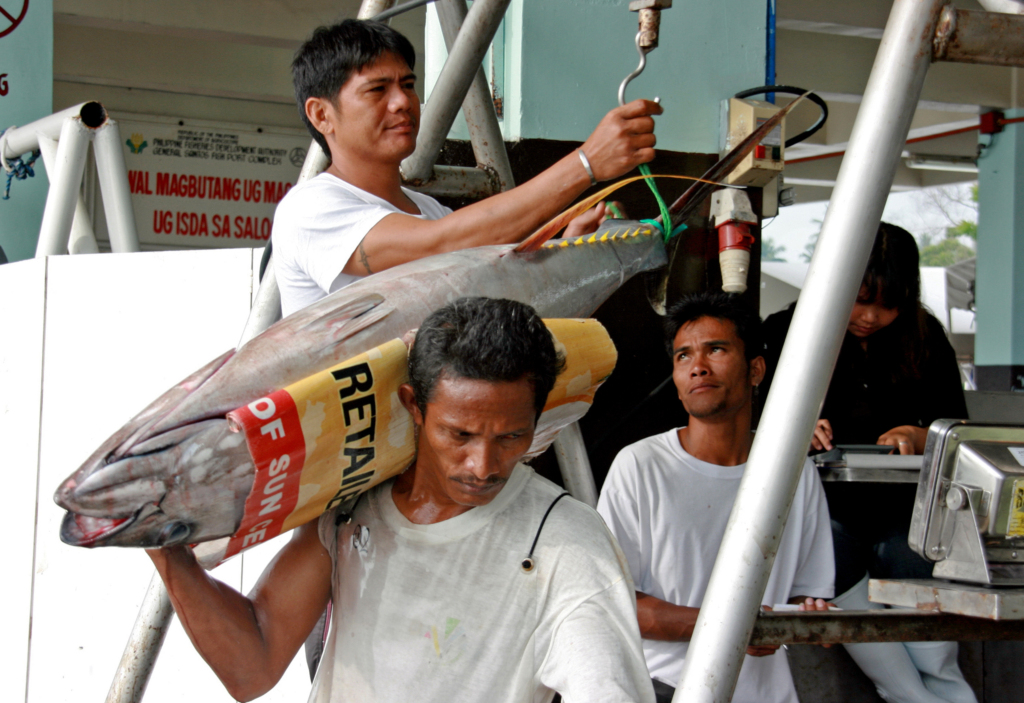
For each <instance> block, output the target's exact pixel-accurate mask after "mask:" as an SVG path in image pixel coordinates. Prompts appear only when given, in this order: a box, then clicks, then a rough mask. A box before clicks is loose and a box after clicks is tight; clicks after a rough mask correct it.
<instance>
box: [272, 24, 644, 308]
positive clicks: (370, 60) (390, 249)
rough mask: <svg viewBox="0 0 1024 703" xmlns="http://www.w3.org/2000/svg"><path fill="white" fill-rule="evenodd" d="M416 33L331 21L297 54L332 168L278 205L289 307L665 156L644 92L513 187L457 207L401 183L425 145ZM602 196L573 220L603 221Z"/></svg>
mask: <svg viewBox="0 0 1024 703" xmlns="http://www.w3.org/2000/svg"><path fill="white" fill-rule="evenodd" d="M414 64H415V53H414V51H413V48H412V45H411V44H410V43H409V41H408V40H407V39H406V38H405V37H404V36H402V35H401V34H399V33H398V32H396V31H395V30H393V29H391V28H390V27H388V26H387V25H385V24H382V23H379V22H373V21H360V20H345V21H344V22H342V23H340V24H337V25H334V26H332V27H321V28H319V29H317V30H316V32H314V34H313V36H312V38H310V39H309V40H308V41H307V42H306V43H305V44H304V45H303V46H302V48H300V49H299V51H298V53H297V54H296V57H295V60H294V61H293V64H292V73H293V78H294V82H295V92H296V99H297V101H298V103H299V109H300V114H301V116H302V119H303V121H304V122H305V123H306V126H307V128H308V129H309V131H310V133H311V134H312V135H313V138H314V139H316V140H317V142H318V143H319V144H320V146H321V147H323V149H324V152H325V153H327V154H329V155H330V157H331V165H330V166H329V167H328V169H327V170H326V171H325V172H324V173H322V174H320V175H319V176H317V177H316V178H312V179H310V180H309V181H306V182H305V183H302V184H300V185H298V186H296V187H295V188H292V189H291V191H289V193H288V194H287V195H286V196H285V198H284V199H283V200H282V201H281V203H280V204H279V205H278V208H277V212H276V214H275V217H274V230H273V242H274V266H275V270H276V274H277V280H278V284H279V286H280V288H281V299H282V308H283V312H284V314H285V315H288V314H291V313H292V312H294V311H296V310H299V309H301V308H303V307H305V306H307V305H309V304H311V303H313V302H316V301H317V300H319V299H320V298H322V297H324V296H326V295H328V294H329V293H332V292H334V291H336V290H338V289H340V288H342V287H344V286H345V285H347V284H349V283H351V282H352V281H354V280H356V279H358V278H360V277H362V276H367V275H369V274H371V273H375V272H379V271H383V270H385V269H388V268H391V267H393V266H397V265H399V264H403V263H407V262H409V261H415V260H417V259H421V258H425V257H428V256H432V255H434V254H440V253H444V252H448V251H455V250H458V249H466V248H470V247H476V246H483V245H488V244H507V243H513V242H518V241H521V240H522V239H524V238H525V237H526V236H527V235H529V234H530V233H531V232H533V231H534V230H535V229H537V228H538V227H539V226H540V225H542V224H543V223H545V222H546V221H548V220H549V219H550V218H551V217H553V216H554V215H556V214H557V213H559V212H561V211H562V210H563V209H565V208H566V207H567V206H568V205H569V204H570V203H572V202H573V200H575V199H576V198H577V197H578V196H579V195H580V194H581V193H583V191H585V190H586V189H587V188H589V187H591V186H593V185H596V184H597V183H598V182H600V181H605V180H609V179H612V178H616V177H618V176H621V175H623V174H625V173H627V172H628V171H630V170H632V169H633V168H635V167H636V166H638V165H639V164H642V163H646V162H648V161H651V160H652V159H653V158H654V144H655V137H654V119H653V117H652V116H653V115H659V114H661V112H662V108H661V107H660V106H659V105H657V104H656V103H654V102H651V101H648V100H634V101H633V102H630V103H628V104H626V105H624V106H621V107H617V108H615V109H613V110H611V111H610V112H609V113H608V114H607V115H605V117H604V118H603V119H602V120H601V122H600V123H599V124H598V126H597V128H596V129H595V130H594V132H593V133H592V134H591V135H590V136H589V137H588V138H587V140H586V141H585V142H584V143H583V145H582V147H581V148H580V149H578V150H576V151H575V152H573V153H570V154H568V155H566V156H565V157H564V158H562V159H561V160H559V161H558V162H557V163H555V164H554V165H553V166H551V167H550V168H549V169H547V170H546V171H544V172H542V173H541V174H539V175H537V176H536V177H534V178H533V179H531V180H529V181H527V182H526V183H524V184H522V185H520V186H518V187H516V188H513V189H512V190H510V191H506V192H504V193H499V194H498V195H495V196H492V197H490V198H487V199H486V200H483V201H480V202H477V203H474V204H472V205H469V206H467V207H464V208H462V209H460V210H458V211H457V212H452V211H450V210H449V209H448V208H446V207H444V206H442V205H440V204H439V203H438V202H437V201H436V200H434V199H433V198H430V197H428V196H425V195H421V194H419V193H416V192H414V191H412V190H409V189H407V188H404V187H402V177H401V172H400V170H399V167H400V165H401V163H402V160H403V159H405V158H406V157H407V156H409V155H410V154H412V153H413V151H414V150H415V148H416V135H417V131H418V128H419V117H420V103H419V98H418V96H417V94H416V91H415V85H416V75H415V74H414V73H413V68H414ZM604 216H605V208H604V206H603V205H600V206H598V207H597V208H594V209H593V210H591V211H589V212H587V213H584V214H583V215H581V216H580V217H578V218H576V220H574V221H573V223H572V224H570V226H569V229H568V230H567V233H566V236H575V235H579V234H584V233H587V232H590V231H593V230H594V229H595V228H596V226H597V225H598V224H599V223H600V221H601V219H602V218H603V217H604Z"/></svg>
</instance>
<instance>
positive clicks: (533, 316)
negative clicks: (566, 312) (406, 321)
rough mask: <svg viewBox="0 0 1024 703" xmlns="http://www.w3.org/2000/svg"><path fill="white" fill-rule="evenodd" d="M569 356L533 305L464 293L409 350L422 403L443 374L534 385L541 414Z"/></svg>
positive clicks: (433, 317)
mask: <svg viewBox="0 0 1024 703" xmlns="http://www.w3.org/2000/svg"><path fill="white" fill-rule="evenodd" d="M564 367H565V359H564V357H563V356H562V355H561V354H559V353H558V352H557V351H556V350H555V343H554V339H553V337H552V336H551V332H549V331H548V328H547V327H546V326H545V325H544V322H543V321H542V320H541V319H540V317H539V316H538V315H537V313H536V312H535V311H534V309H533V308H531V307H530V306H529V305H525V304H523V303H518V302H516V301H514V300H502V299H495V298H459V299H458V300H456V301H455V302H453V303H449V304H448V305H446V306H444V307H443V308H441V309H439V310H436V311H434V312H433V313H431V314H430V316H429V317H427V319H426V320H424V321H423V324H422V325H420V328H419V331H418V332H417V333H416V341H415V342H414V343H413V346H412V351H411V352H409V383H410V384H411V385H412V388H413V391H414V392H415V394H416V404H417V405H418V406H419V409H420V412H422V413H423V414H424V415H426V412H427V403H429V402H430V400H431V398H432V397H433V394H434V388H435V386H436V385H437V382H438V381H440V380H441V379H442V378H471V379H475V380H480V381H501V382H514V381H518V380H520V379H522V378H526V379H528V380H529V381H530V382H531V383H532V384H533V390H534V407H535V408H536V410H537V417H540V413H541V411H542V410H543V409H544V404H545V403H546V402H547V398H548V393H550V392H551V389H552V388H554V386H555V379H556V378H557V377H558V374H559V373H561V372H562V369H563V368H564Z"/></svg>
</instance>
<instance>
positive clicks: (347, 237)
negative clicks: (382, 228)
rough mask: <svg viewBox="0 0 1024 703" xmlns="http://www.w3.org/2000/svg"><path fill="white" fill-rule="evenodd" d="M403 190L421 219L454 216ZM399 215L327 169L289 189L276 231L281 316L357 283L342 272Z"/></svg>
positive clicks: (276, 215) (430, 200)
mask: <svg viewBox="0 0 1024 703" xmlns="http://www.w3.org/2000/svg"><path fill="white" fill-rule="evenodd" d="M402 190H403V191H404V192H405V194H406V195H408V196H409V198H410V199H411V200H412V201H413V202H414V203H415V204H416V207H418V208H419V210H420V215H419V217H422V218H424V219H428V220H438V219H440V218H442V217H444V216H445V215H448V214H450V213H451V210H449V209H448V208H446V207H445V206H443V205H441V203H439V202H437V201H436V200H434V199H433V198H431V197H430V196H428V195H423V194H422V193H417V192H415V191H412V190H408V189H407V188H403V189H402ZM395 212H402V211H401V210H399V209H398V208H397V207H395V206H394V205H392V204H391V203H389V202H388V201H387V200H384V199H383V198H378V197H377V196H376V195H372V194H370V193H367V192H366V191H365V190H361V189H360V188H356V187H355V186H354V185H352V184H351V183H347V182H345V181H343V180H341V179H340V178H338V177H337V176H334V175H332V174H330V173H327V172H326V171H325V172H324V173H321V174H320V175H319V176H316V177H315V178H311V179H310V180H308V181H306V182H305V183H300V184H299V185H297V186H295V187H294V188H292V189H291V190H289V191H288V194H287V195H285V196H284V198H283V199H282V200H281V202H280V204H278V206H277V211H276V212H275V213H274V229H273V233H272V241H273V242H274V273H275V275H276V276H277V285H278V287H279V288H280V289H281V311H282V312H283V314H284V315H285V316H287V315H291V314H292V313H293V312H295V311H296V310H301V309H302V308H304V307H306V306H307V305H312V304H313V303H315V302H316V301H318V300H320V299H321V298H323V297H325V296H327V295H328V294H329V293H333V292H334V291H336V290H339V289H341V288H344V287H345V286H347V285H348V284H349V283H352V282H353V281H356V280H359V278H360V277H359V276H349V275H348V274H344V273H342V272H341V270H342V269H343V268H345V264H347V263H348V260H349V259H350V258H351V257H352V254H353V253H354V252H355V250H356V247H358V246H359V242H361V241H363V237H365V236H366V233H367V232H369V231H370V230H371V229H372V228H373V226H374V225H376V224H377V223H378V222H380V221H381V220H382V219H384V218H385V217H387V216H388V215H390V214H392V213H395ZM405 214H408V213H405Z"/></svg>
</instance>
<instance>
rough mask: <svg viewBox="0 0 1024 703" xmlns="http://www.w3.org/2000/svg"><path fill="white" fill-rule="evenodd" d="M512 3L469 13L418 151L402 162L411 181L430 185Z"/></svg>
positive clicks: (504, 0)
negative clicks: (426, 182) (475, 77)
mask: <svg viewBox="0 0 1024 703" xmlns="http://www.w3.org/2000/svg"><path fill="white" fill-rule="evenodd" d="M509 2H510V0H477V1H476V2H474V3H473V7H471V8H470V9H469V13H468V14H467V15H466V19H465V21H464V22H463V23H462V29H461V30H460V31H459V34H458V37H456V39H455V43H454V44H453V45H452V47H451V51H450V52H449V54H448V60H447V61H445V62H444V68H442V69H441V75H440V76H438V77H437V82H436V83H435V84H434V89H433V91H431V93H430V99H429V100H427V105H426V107H424V108H423V115H422V117H421V119H420V133H419V137H418V139H417V140H416V151H415V152H413V154H412V156H410V157H408V158H407V159H406V160H405V161H403V162H402V176H403V177H404V178H405V179H406V180H408V181H413V182H416V181H427V180H429V179H430V176H431V173H432V172H433V169H434V162H435V161H437V155H438V154H439V153H441V147H442V146H444V140H445V138H446V137H447V136H448V132H449V131H450V130H451V128H452V124H453V123H454V122H455V116H456V115H458V114H459V106H460V105H461V104H462V103H463V100H464V99H465V97H466V95H467V93H468V91H469V87H470V85H471V84H472V83H473V77H474V76H476V75H477V72H478V71H479V68H480V63H481V62H482V61H483V60H484V54H486V53H487V47H488V46H490V43H491V40H492V39H494V33H495V32H496V31H497V30H498V25H500V24H501V19H502V17H504V16H505V10H506V9H507V8H508V4H509Z"/></svg>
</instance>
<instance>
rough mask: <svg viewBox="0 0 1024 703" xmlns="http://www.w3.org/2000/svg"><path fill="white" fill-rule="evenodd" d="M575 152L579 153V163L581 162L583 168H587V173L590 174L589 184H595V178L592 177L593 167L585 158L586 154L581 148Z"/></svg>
mask: <svg viewBox="0 0 1024 703" xmlns="http://www.w3.org/2000/svg"><path fill="white" fill-rule="evenodd" d="M576 153H577V154H579V155H580V163H582V164H583V168H585V169H587V175H588V176H590V185H592V186H596V185H597V179H596V178H594V169H592V168H590V161H588V160H587V155H586V154H584V153H583V149H577V150H576Z"/></svg>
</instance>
